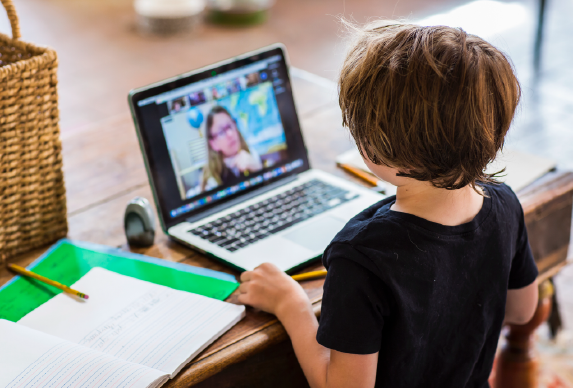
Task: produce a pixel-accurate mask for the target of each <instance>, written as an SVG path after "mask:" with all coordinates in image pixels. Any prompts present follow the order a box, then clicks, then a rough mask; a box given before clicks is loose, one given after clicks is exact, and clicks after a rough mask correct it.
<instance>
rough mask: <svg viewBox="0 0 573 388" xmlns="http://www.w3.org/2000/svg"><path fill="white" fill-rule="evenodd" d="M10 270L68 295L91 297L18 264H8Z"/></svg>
mask: <svg viewBox="0 0 573 388" xmlns="http://www.w3.org/2000/svg"><path fill="white" fill-rule="evenodd" d="M8 268H10V269H11V270H12V271H14V272H17V273H19V274H20V275H24V276H29V277H31V278H33V279H36V280H39V281H41V282H44V283H46V284H49V285H50V286H53V287H56V288H59V289H60V290H62V291H64V292H67V293H68V294H74V295H76V296H79V297H80V298H83V299H88V298H89V296H87V295H86V294H84V293H83V292H79V291H76V290H73V289H71V288H70V287H68V286H64V285H63V284H61V283H58V282H56V281H54V280H51V279H48V278H46V277H44V276H42V275H38V274H37V273H34V272H32V271H28V270H27V269H26V268H22V267H20V266H19V265H16V264H8Z"/></svg>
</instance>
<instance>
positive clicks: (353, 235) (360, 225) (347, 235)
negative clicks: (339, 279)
mask: <svg viewBox="0 0 573 388" xmlns="http://www.w3.org/2000/svg"><path fill="white" fill-rule="evenodd" d="M395 201H396V196H391V197H388V198H385V199H383V200H382V201H380V202H377V203H375V204H374V205H372V206H370V207H368V208H366V209H364V210H363V211H361V212H360V213H358V214H357V215H356V216H354V217H353V218H352V219H350V221H348V223H346V225H345V226H344V227H343V228H342V230H341V231H340V232H338V233H337V234H336V236H335V237H334V239H333V240H332V241H331V243H330V244H329V245H328V247H327V248H326V250H325V251H324V255H323V263H324V265H325V266H328V265H329V264H330V262H331V261H332V260H333V259H335V258H336V257H338V256H340V253H341V252H343V253H344V255H343V256H347V257H348V256H352V257H354V256H357V255H360V256H362V254H361V253H360V252H358V250H362V249H360V248H364V247H372V246H380V245H383V246H385V247H388V245H389V244H390V243H391V241H393V238H392V235H395V234H399V233H402V230H403V225H400V222H399V220H396V219H394V218H393V217H392V216H391V213H392V212H390V207H391V206H392V204H394V202H395ZM333 251H334V252H333ZM349 251H350V252H349ZM350 253H353V254H352V255H350ZM353 261H359V262H361V264H362V262H363V261H364V260H356V259H353ZM366 261H369V260H366Z"/></svg>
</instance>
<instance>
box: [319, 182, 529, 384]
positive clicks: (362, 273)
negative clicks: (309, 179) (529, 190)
mask: <svg viewBox="0 0 573 388" xmlns="http://www.w3.org/2000/svg"><path fill="white" fill-rule="evenodd" d="M484 189H485V191H486V193H487V195H488V196H489V197H486V198H484V202H483V205H482V208H481V210H480V212H479V213H478V214H477V215H476V217H475V218H474V219H473V220H472V221H471V222H468V223H465V224H462V225H458V226H445V225H441V224H437V223H434V222H431V221H428V220H425V219H422V218H420V217H416V216H414V215H411V214H407V213H400V212H396V211H393V210H390V207H391V206H392V204H393V203H394V202H395V201H396V197H389V198H387V199H385V200H383V201H381V202H379V203H377V204H375V205H374V206H371V207H370V208H368V209H366V210H364V211H363V212H362V213H360V214H358V215H357V216H356V217H354V218H353V219H352V220H350V221H349V222H348V224H347V225H346V226H345V227H344V229H343V230H342V231H340V233H338V235H337V236H336V237H335V238H334V240H333V241H332V242H331V243H330V245H329V246H328V247H327V248H326V250H325V252H324V256H323V262H324V266H325V267H326V268H328V275H327V277H326V282H325V284H324V295H323V300H322V315H321V318H320V325H319V329H318V334H317V340H318V342H319V343H320V344H322V345H323V346H325V347H327V348H329V349H334V350H337V351H340V352H344V353H352V354H371V353H376V352H379V355H378V370H377V375H376V387H392V388H400V387H408V388H415V387H424V388H427V387H439V388H445V387H453V388H462V387H468V388H470V387H471V388H473V387H479V388H482V387H488V383H487V379H488V376H489V374H490V372H491V368H492V363H493V358H494V355H495V350H496V346H497V342H498V338H499V335H500V331H501V325H502V322H503V319H504V315H505V303H506V297H507V290H508V289H516V288H522V287H525V286H527V285H529V284H531V283H532V282H533V281H534V280H535V278H536V277H537V274H538V272H537V267H536V265H535V262H534V261H533V256H532V254H531V249H530V247H529V242H528V239H527V231H526V229H525V223H524V220H523V210H522V208H521V205H520V203H519V201H518V200H517V197H516V196H515V194H514V193H513V192H512V191H511V189H510V188H509V187H508V186H506V185H487V186H484Z"/></svg>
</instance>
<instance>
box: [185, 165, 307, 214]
mask: <svg viewBox="0 0 573 388" xmlns="http://www.w3.org/2000/svg"><path fill="white" fill-rule="evenodd" d="M297 178H298V176H297V175H292V176H289V177H287V178H284V179H281V180H280V181H277V182H273V183H271V184H270V185H268V186H265V187H261V188H260V189H257V190H254V191H252V192H250V193H246V194H243V195H240V196H239V197H237V198H234V199H232V200H230V201H228V202H225V203H222V204H220V205H217V206H215V207H212V208H211V209H209V210H205V211H204V212H201V213H199V214H195V215H194V216H192V217H189V218H187V219H186V220H185V221H187V222H189V223H193V222H197V221H199V220H201V219H203V218H206V217H209V216H210V215H213V214H215V213H219V212H221V211H223V210H225V209H228V208H230V207H233V206H235V205H238V204H240V203H241V202H244V201H246V200H249V199H251V198H254V197H256V196H258V195H261V194H264V193H266V192H268V191H271V190H274V189H276V188H277V187H281V186H283V185H285V184H287V183H290V182H292V181H294V180H296V179H297Z"/></svg>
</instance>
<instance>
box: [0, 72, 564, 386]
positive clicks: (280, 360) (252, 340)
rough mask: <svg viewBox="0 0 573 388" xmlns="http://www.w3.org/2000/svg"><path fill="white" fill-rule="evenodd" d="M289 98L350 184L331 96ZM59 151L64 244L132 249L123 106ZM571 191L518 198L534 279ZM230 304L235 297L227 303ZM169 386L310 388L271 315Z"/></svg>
mask: <svg viewBox="0 0 573 388" xmlns="http://www.w3.org/2000/svg"><path fill="white" fill-rule="evenodd" d="M293 89H294V92H295V99H296V101H297V108H298V113H299V118H300V120H301V125H302V129H303V132H304V136H305V140H306V145H307V148H308V150H309V153H310V160H311V165H312V166H313V167H314V168H319V169H322V170H325V171H328V172H331V173H333V174H336V175H339V176H344V177H346V178H348V179H351V180H353V179H354V178H351V177H349V176H348V175H346V174H345V173H344V172H342V171H341V170H339V169H337V168H336V167H335V164H334V158H335V157H336V155H338V154H340V153H342V152H344V151H346V150H348V149H350V147H351V146H352V143H351V138H350V136H349V134H348V133H347V131H346V130H345V129H343V128H342V127H341V118H340V111H339V108H338V104H337V98H336V90H335V88H334V87H333V85H331V84H329V83H328V82H325V81H324V80H321V79H319V78H316V77H314V76H312V75H311V74H308V73H305V72H301V71H296V70H295V71H293ZM62 143H63V153H64V174H65V180H66V187H67V198H68V212H69V213H68V214H69V216H68V221H69V228H70V231H69V237H70V238H72V239H78V240H84V241H90V242H95V243H100V244H106V245H110V246H119V247H122V248H124V249H126V250H129V249H130V248H129V246H127V245H126V243H125V236H124V232H123V212H124V210H125V206H126V204H127V202H128V201H129V200H130V199H131V198H133V197H135V196H144V197H146V198H148V199H152V195H151V192H150V188H149V184H148V181H147V175H146V173H145V167H144V164H143V160H142V157H141V154H140V150H139V146H138V143H137V138H136V135H135V130H134V128H133V123H132V120H131V117H130V115H129V113H128V108H127V105H126V106H125V113H124V114H121V115H118V116H115V117H112V118H108V119H104V120H102V121H99V122H96V123H94V124H93V125H90V126H86V127H83V128H80V129H78V130H76V131H75V132H73V133H69V134H66V135H65V136H63V137H62ZM572 192H573V174H572V173H562V172H553V173H550V174H547V175H546V176H545V177H544V178H542V179H541V180H539V181H538V182H536V183H535V184H533V185H531V186H530V187H528V188H526V189H524V190H522V191H521V192H520V193H518V194H519V197H520V199H521V201H522V204H523V207H524V210H525V217H526V222H527V226H528V230H529V234H530V239H531V245H532V248H533V251H534V255H535V258H536V260H537V263H538V266H539V269H540V272H541V275H540V277H541V278H548V277H551V276H553V275H555V274H556V273H557V271H558V270H559V269H560V268H561V266H563V265H564V263H565V260H566V257H567V249H568V246H569V236H570V228H571V209H572V199H573V197H572V195H571V193H572ZM158 229H159V226H158ZM43 251H45V249H39V250H35V251H32V252H29V253H27V254H24V255H21V256H19V257H16V258H13V259H11V260H9V262H16V263H18V264H20V265H28V264H29V263H30V262H31V261H33V260H34V259H36V258H37V257H38V256H39V255H40V254H41V253H43ZM134 251H136V252H139V253H144V254H146V255H150V256H155V257H159V258H163V259H165V260H169V261H178V262H183V263H187V264H191V265H196V266H202V267H207V268H211V269H215V270H219V271H224V272H227V273H231V274H234V275H238V273H237V272H236V271H233V270H231V269H229V268H227V267H225V266H223V265H221V264H219V263H217V262H215V261H213V260H210V259H207V258H206V257H204V256H203V255H201V254H199V253H196V252H194V251H192V250H190V249H188V248H185V247H183V246H182V245H180V244H177V243H175V242H172V241H171V240H169V239H168V238H167V236H165V234H163V233H162V232H161V231H159V233H158V234H157V236H156V244H155V245H154V246H152V247H150V248H148V249H138V250H134ZM320 267H321V265H320V263H316V264H314V265H312V266H310V267H309V268H307V269H306V270H314V269H317V268H320ZM11 277H12V275H11V274H10V273H8V272H7V271H6V270H5V269H0V284H4V283H5V282H6V281H7V280H8V279H10V278H11ZM322 284H323V280H313V281H307V282H304V283H303V287H304V289H305V290H306V292H307V294H308V295H309V298H310V299H311V301H312V303H313V306H314V308H315V311H316V313H317V314H319V313H320V307H321V303H320V302H321V296H322ZM234 298H235V296H234V295H232V296H231V297H230V299H229V300H230V301H233V300H234ZM166 386H167V387H188V386H197V387H214V386H216V387H231V386H232V387H243V386H244V387H247V386H257V387H259V386H273V388H279V387H294V386H297V387H298V386H307V384H306V380H305V379H304V376H303V375H302V371H301V369H300V367H299V365H298V363H297V362H296V358H295V357H294V353H293V350H292V346H291V345H290V341H288V337H287V335H286V333H285V331H284V329H283V327H282V325H280V324H279V323H278V322H277V320H276V319H275V318H274V317H273V316H271V315H269V314H266V313H262V312H256V311H254V310H252V309H250V308H249V309H248V310H247V316H246V318H245V319H244V320H242V321H241V322H240V323H239V324H237V325H236V326H235V327H233V328H232V329H231V330H230V331H229V332H227V333H226V334H224V335H223V336H222V337H221V338H220V339H219V340H217V341H216V342H215V343H213V344H212V345H211V346H209V347H208V348H207V349H206V350H205V351H204V352H203V353H201V355H200V356H199V357H197V358H196V359H195V360H194V361H193V362H192V363H191V364H190V365H188V366H187V367H186V368H184V369H183V370H182V371H181V373H179V375H178V376H177V377H176V378H175V379H173V380H172V381H170V382H169V383H168V384H167V385H166Z"/></svg>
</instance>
